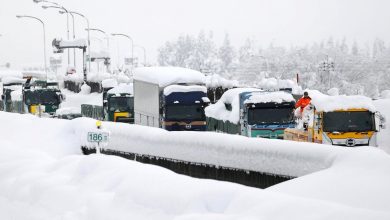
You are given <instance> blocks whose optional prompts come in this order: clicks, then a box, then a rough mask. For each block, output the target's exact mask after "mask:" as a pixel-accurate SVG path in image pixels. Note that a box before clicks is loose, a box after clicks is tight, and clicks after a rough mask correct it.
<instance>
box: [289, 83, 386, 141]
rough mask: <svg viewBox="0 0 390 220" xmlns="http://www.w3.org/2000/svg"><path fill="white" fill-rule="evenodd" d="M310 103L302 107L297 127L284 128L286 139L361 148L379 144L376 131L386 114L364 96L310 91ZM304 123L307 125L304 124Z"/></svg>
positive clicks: (382, 125)
mask: <svg viewBox="0 0 390 220" xmlns="http://www.w3.org/2000/svg"><path fill="white" fill-rule="evenodd" d="M308 93H309V96H310V97H311V104H310V105H308V106H306V107H305V108H304V109H303V112H302V117H301V118H299V119H298V125H297V127H296V128H289V129H286V130H285V133H284V139H286V140H293V141H300V142H314V143H319V144H327V145H335V146H344V147H358V146H377V138H376V137H377V133H378V132H379V130H380V129H381V128H384V120H385V119H384V117H382V116H381V114H380V113H379V112H377V111H376V110H375V106H374V105H373V102H372V100H371V99H370V98H368V97H364V96H346V95H336V96H328V95H325V94H322V93H320V92H319V91H315V90H312V91H308ZM304 125H305V126H304Z"/></svg>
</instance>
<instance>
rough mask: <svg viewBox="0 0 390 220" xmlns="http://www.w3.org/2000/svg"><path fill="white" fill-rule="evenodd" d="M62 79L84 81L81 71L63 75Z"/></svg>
mask: <svg viewBox="0 0 390 220" xmlns="http://www.w3.org/2000/svg"><path fill="white" fill-rule="evenodd" d="M64 81H72V82H76V83H82V82H84V75H83V73H78V72H76V73H73V74H68V75H66V76H64Z"/></svg>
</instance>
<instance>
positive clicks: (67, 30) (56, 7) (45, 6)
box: [40, 1, 76, 67]
mask: <svg viewBox="0 0 390 220" xmlns="http://www.w3.org/2000/svg"><path fill="white" fill-rule="evenodd" d="M40 2H47V1H40ZM49 3H52V2H49ZM53 4H55V5H57V6H47V5H42V8H43V9H48V8H55V9H61V10H64V11H65V12H66V32H67V39H68V40H69V12H68V10H67V9H66V8H64V7H63V6H60V5H59V4H57V3H53ZM61 14H62V13H61ZM71 16H72V21H73V22H72V23H73V39H75V31H74V17H73V15H72V14H71ZM73 56H74V60H73V62H74V66H75V67H76V51H75V49H73ZM69 65H70V53H69V49H68V66H69Z"/></svg>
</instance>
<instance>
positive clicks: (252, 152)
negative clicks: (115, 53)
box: [75, 118, 349, 177]
mask: <svg viewBox="0 0 390 220" xmlns="http://www.w3.org/2000/svg"><path fill="white" fill-rule="evenodd" d="M88 120H90V122H88ZM75 122H77V123H78V126H76V134H79V135H80V140H81V144H82V146H86V147H94V146H93V145H91V144H90V143H88V142H87V140H86V138H85V137H86V136H87V132H89V131H91V130H93V129H95V128H94V124H95V123H94V121H93V120H91V119H86V118H80V119H76V121H75ZM86 125H88V126H86ZM103 128H105V129H107V130H108V131H109V132H110V141H109V143H108V144H107V146H106V147H104V148H105V149H109V150H114V151H122V152H129V153H136V154H142V155H150V156H156V157H162V158H168V159H175V160H181V161H188V162H192V163H203V164H210V165H215V166H219V167H226V168H235V169H243V170H249V171H256V172H261V173H270V174H275V175H282V176H290V177H299V176H302V175H306V174H309V173H313V172H316V171H319V170H323V169H326V168H328V167H330V166H331V165H332V162H333V161H334V160H335V158H336V157H337V156H338V155H339V154H341V153H344V152H345V151H348V150H349V149H346V148H339V147H330V146H325V145H320V144H312V143H298V142H291V141H283V140H270V139H260V138H256V139H254V138H247V137H243V136H238V135H228V134H222V133H211V132H185V131H180V132H168V131H165V130H163V129H159V128H151V127H145V126H139V125H128V124H121V123H109V122H105V123H103Z"/></svg>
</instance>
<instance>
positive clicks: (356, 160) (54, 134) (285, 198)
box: [0, 112, 390, 220]
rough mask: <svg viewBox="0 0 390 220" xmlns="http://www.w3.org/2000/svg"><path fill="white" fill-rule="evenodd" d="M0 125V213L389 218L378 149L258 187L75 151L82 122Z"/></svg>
mask: <svg viewBox="0 0 390 220" xmlns="http://www.w3.org/2000/svg"><path fill="white" fill-rule="evenodd" d="M0 121H1V122H2V124H3V125H7V126H0V134H1V138H0V150H1V154H0V219H39V220H41V219H51V220H52V219H390V211H389V210H390V203H388V198H390V191H389V190H388V186H389V185H390V176H389V175H388V174H389V173H390V157H389V156H388V155H387V154H385V153H384V152H383V151H381V150H379V149H375V148H370V147H365V148H355V149H347V150H343V152H347V153H336V156H335V157H334V159H333V162H332V164H330V167H329V168H327V169H324V170H322V171H319V172H316V173H313V174H310V175H307V176H304V177H301V178H297V179H294V180H292V181H288V182H285V183H283V184H280V185H276V186H274V187H272V188H270V189H269V190H260V189H254V188H249V187H244V186H241V185H237V184H231V183H226V182H218V181H212V180H199V179H194V178H190V177H186V176H182V175H177V174H174V173H172V172H170V171H168V170H165V169H162V168H159V167H156V166H150V165H143V164H140V163H136V162H133V161H129V160H125V159H122V158H118V157H114V156H106V155H90V156H82V155H81V152H80V148H79V145H80V141H81V139H80V133H78V132H77V131H78V130H79V128H80V127H83V128H87V127H90V128H91V129H93V127H94V120H91V119H75V120H73V121H66V120H58V119H39V118H36V117H34V116H31V115H19V114H10V113H4V112H0ZM108 124H110V126H115V125H114V124H112V123H103V127H107V128H108V127H109V126H108ZM123 126H127V127H135V126H134V125H123ZM145 129H146V130H145V132H147V129H148V128H145ZM151 129H154V128H151ZM153 131H154V130H153ZM256 140H257V141H258V142H259V144H260V147H261V143H267V142H263V140H262V139H256ZM220 141H224V140H223V139H221V140H220ZM314 146H315V145H314V144H313V147H314ZM264 147H266V146H264ZM274 147H275V148H279V146H278V145H275V146H274ZM281 150H282V149H281Z"/></svg>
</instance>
